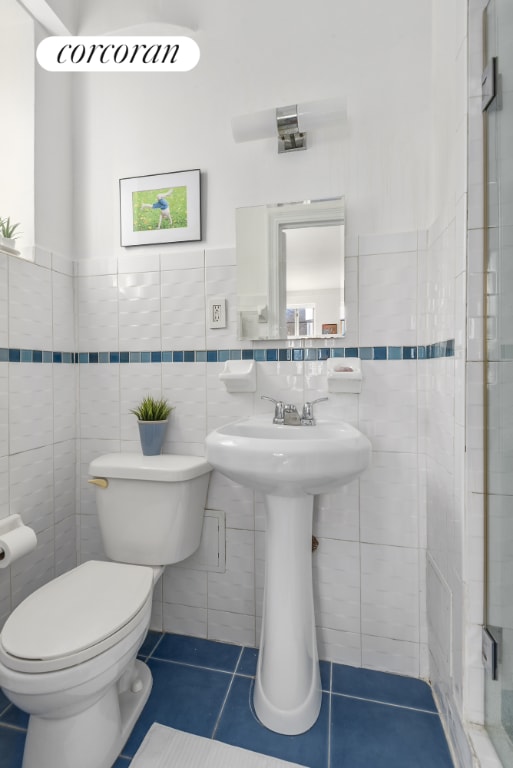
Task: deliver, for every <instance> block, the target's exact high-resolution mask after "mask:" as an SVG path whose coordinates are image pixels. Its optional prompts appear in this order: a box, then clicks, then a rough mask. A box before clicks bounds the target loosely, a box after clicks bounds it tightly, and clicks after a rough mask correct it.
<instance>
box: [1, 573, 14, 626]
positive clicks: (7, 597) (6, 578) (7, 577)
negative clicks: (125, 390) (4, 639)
mask: <svg viewBox="0 0 513 768" xmlns="http://www.w3.org/2000/svg"><path fill="white" fill-rule="evenodd" d="M11 610H12V607H11V573H10V569H5V570H4V571H2V578H1V579H0V631H1V630H2V628H3V626H4V624H5V622H6V621H7V618H8V616H9V614H10V613H11Z"/></svg>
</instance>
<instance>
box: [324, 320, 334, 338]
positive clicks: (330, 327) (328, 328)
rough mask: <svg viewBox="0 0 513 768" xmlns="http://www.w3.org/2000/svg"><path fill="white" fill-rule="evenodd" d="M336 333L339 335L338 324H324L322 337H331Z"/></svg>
mask: <svg viewBox="0 0 513 768" xmlns="http://www.w3.org/2000/svg"><path fill="white" fill-rule="evenodd" d="M334 333H338V323H323V324H322V335H323V336H331V335H333V334H334Z"/></svg>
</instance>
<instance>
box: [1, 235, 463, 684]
mask: <svg viewBox="0 0 513 768" xmlns="http://www.w3.org/2000/svg"><path fill="white" fill-rule="evenodd" d="M418 241H419V236H418V235H417V233H404V234H402V235H398V236H395V235H390V236H380V237H379V238H374V237H370V238H360V242H359V249H360V256H359V257H358V256H357V255H356V254H355V255H351V256H350V257H349V262H350V264H348V285H353V287H354V295H355V296H356V295H357V293H359V297H358V298H359V301H356V299H355V300H353V302H352V310H351V311H353V312H354V323H352V324H350V327H349V334H348V337H347V339H346V342H345V344H346V345H348V344H349V343H353V344H355V345H362V346H364V345H369V346H374V345H381V344H382V345H385V346H387V345H410V344H411V345H416V344H417V294H416V285H417V281H418V279H419V277H418V274H419V275H420V274H421V273H420V272H419V273H418V269H417V267H418V262H419V259H420V256H419V251H418V250H417V244H418ZM420 242H421V243H423V244H424V243H425V238H424V239H423V238H422V237H421V238H420ZM424 253H426V252H424ZM39 269H42V268H41V267H39ZM424 273H425V270H424V272H423V273H422V274H424ZM401 275H402V276H403V278H404V279H403V281H402V282H401V280H400V276H401ZM405 276H406V277H405ZM384 280H388V281H389V285H388V283H387V285H388V288H387V291H386V293H387V296H386V297H385V298H383V296H382V293H383V291H382V290H381V291H378V293H376V291H375V285H376V283H380V287H381V289H382V286H383V282H382V281H384ZM351 281H352V282H351ZM74 283H75V286H76V310H77V329H78V341H77V344H78V349H79V350H83V351H94V352H110V351H118V350H121V351H159V350H161V349H162V350H173V349H178V350H188V349H191V350H195V349H206V348H213V349H237V348H240V342H239V341H238V340H237V338H236V331H235V326H234V317H233V308H234V306H235V302H234V297H235V267H234V251H233V249H218V250H215V251H207V252H206V254H204V253H203V251H197V252H196V251H193V252H190V253H177V254H171V253H168V254H165V255H161V256H160V257H156V256H155V255H154V254H153V255H152V258H151V259H150V260H149V261H145V260H142V259H141V257H136V256H127V257H126V258H124V259H123V261H121V260H120V261H119V264H118V263H115V262H114V261H105V262H97V263H94V262H91V263H89V264H87V265H81V267H80V269H79V271H78V275H77V277H76V278H75V281H74ZM72 284H73V281H71V280H70V277H69V275H67V274H65V273H64V272H63V273H60V272H59V273H52V275H51V280H50V285H51V286H52V291H53V293H52V296H53V305H52V306H53V313H54V323H57V324H58V325H59V328H58V329H55V330H54V332H53V340H54V344H55V343H56V341H57V340H59V342H60V347H61V348H62V349H63V350H64V349H70V347H69V344H68V342H70V341H71V338H72V336H71V335H70V336H66V332H65V330H64V329H63V328H62V327H61V326H62V325H63V314H62V312H61V308H63V307H68V309H67V310H64V309H63V312H64V311H69V306H70V304H69V301H70V297H69V294H68V291H69V289H70V286H72ZM397 291H399V293H400V295H399V299H398V297H397ZM388 294H390V295H391V296H393V297H395V298H392V299H390V300H389V298H388ZM209 295H221V296H226V298H227V307H228V327H227V328H226V329H222V330H221V331H215V330H211V329H207V328H206V325H205V297H206V296H209ZM401 297H402V298H401ZM66 302H68V303H66ZM349 304H351V301H349V302H348V305H349ZM348 317H350V314H349V315H348ZM69 327H70V328H71V325H70V326H69ZM444 327H446V328H448V327H449V324H448V323H446V324H445V326H444ZM69 333H70V334H71V331H69ZM351 339H352V341H351ZM433 340H435V339H434V338H430V341H433ZM437 340H438V339H437ZM29 346H32V345H29ZM266 346H267V345H266ZM50 348H51V345H50ZM438 363H440V365H439V368H440V369H441V366H442V365H443V361H426V362H425V363H424V362H423V361H410V360H404V361H402V360H390V361H372V360H365V361H364V363H363V373H364V382H363V390H362V394H361V395H336V394H332V393H328V390H327V379H326V363H325V362H317V361H316V362H305V363H301V362H297V363H296V362H276V363H271V362H269V363H258V364H257V369H258V390H257V392H256V393H254V394H252V393H241V394H237V395H232V394H229V393H227V392H226V390H225V388H224V387H223V386H222V385H221V383H220V382H219V378H218V375H219V372H220V371H221V370H222V367H223V364H222V363H168V362H163V363H160V362H159V363H136V362H132V363H119V364H116V363H112V364H106V363H98V364H92V363H91V364H88V365H87V364H83V365H80V366H65V365H61V366H58V365H48V366H47V368H48V371H49V373H47V374H46V379H43V382H44V383H45V386H44V387H43V391H44V392H46V391H47V392H48V393H49V394H48V398H49V400H48V401H44V402H45V403H46V406H47V410H48V411H49V412H50V413H51V416H50V417H49V418H48V419H47V420H46V421H44V420H43V422H42V423H43V424H45V427H44V430H43V429H42V428H41V427H39V428H38V429H37V434H38V435H39V436H40V437H38V438H37V439H36V438H35V437H30V432H29V430H28V429H26V428H25V427H24V421H23V419H22V418H18V414H19V416H21V414H22V411H23V409H24V408H26V407H31V408H35V410H36V415H37V413H38V410H37V408H38V406H37V405H34V404H32V402H31V401H32V400H33V399H34V398H33V389H32V388H31V387H32V383H31V382H30V380H28V381H25V378H24V373H23V372H24V370H26V371H29V372H32V371H33V370H34V369H36V370H39V369H40V370H41V371H43V370H45V366H44V365H39V366H35V365H24V364H10V365H9V366H8V364H6V363H5V364H3V365H4V366H8V368H9V376H8V378H7V381H9V382H10V387H11V390H10V395H11V397H10V403H11V412H12V413H13V414H15V415H16V418H14V420H13V425H12V427H13V428H14V437H12V438H11V439H14V440H15V441H18V443H19V444H20V445H21V447H22V448H23V449H24V450H23V451H22V453H21V454H19V456H20V457H23V458H14V459H13V457H11V466H10V469H9V471H10V473H11V475H12V477H13V485H12V489H13V490H12V492H13V493H14V496H13V498H16V499H19V504H23V505H24V506H25V507H26V508H27V510H28V512H27V514H29V516H31V517H32V518H33V519H34V523H35V525H36V526H37V527H38V529H39V530H41V532H42V533H43V534H44V535H47V536H48V542H47V547H50V542H51V547H52V567H51V568H49V569H48V571H45V570H44V569H43V570H42V571H41V569H39V570H37V568H36V571H35V573H36V580H39V581H41V580H42V579H44V578H46V577H47V576H48V575H49V574H50V573H52V574H53V573H60V572H62V571H63V570H65V569H66V568H67V567H71V566H72V565H73V564H74V558H75V550H74V545H75V530H76V547H77V549H76V553H77V556H78V559H79V561H83V560H85V559H88V558H92V557H94V558H103V557H105V555H104V552H103V547H102V544H101V537H100V533H99V527H98V523H97V518H96V514H95V502H94V490H93V489H91V487H90V486H88V485H87V482H86V480H87V469H88V464H89V461H90V460H91V459H92V458H93V457H95V456H97V455H99V454H100V453H105V452H109V451H113V450H114V451H116V450H120V449H121V450H139V441H138V433H137V424H136V420H135V417H133V416H132V415H131V414H130V413H129V411H130V408H131V407H133V406H134V405H135V403H136V402H137V400H139V398H140V397H141V396H142V395H144V394H147V393H148V392H151V393H153V394H157V395H160V394H162V395H163V396H165V397H166V398H168V399H169V401H170V402H171V403H172V405H173V406H174V411H173V413H172V416H171V419H170V424H169V431H168V434H167V439H166V444H165V450H166V451H170V452H184V453H192V454H199V455H201V454H202V453H203V451H204V438H205V436H206V434H207V433H208V432H209V431H210V430H211V429H213V428H215V427H216V426H219V425H220V424H222V423H226V422H227V421H230V420H232V419H234V418H237V417H238V416H242V415H245V414H247V413H255V412H256V413H268V414H269V418H271V417H272V412H273V407H272V404H270V403H268V402H265V401H262V400H261V395H262V394H266V395H269V396H271V397H275V398H277V399H278V398H281V399H285V400H287V401H292V402H295V403H296V404H297V405H298V406H300V405H301V404H302V403H303V402H304V401H305V400H307V399H310V400H311V399H315V398H317V397H323V396H328V397H329V400H328V402H326V403H319V404H318V406H317V415H318V416H319V417H335V418H340V419H344V420H346V421H349V422H350V423H352V424H355V425H357V426H359V428H360V429H361V430H362V431H363V432H364V433H366V434H367V435H368V436H369V437H370V439H371V442H372V444H373V448H374V455H373V462H372V465H371V467H370V468H369V469H368V470H367V471H366V472H365V473H364V475H363V476H362V477H361V478H360V479H358V480H355V481H353V482H352V483H351V484H350V485H348V486H346V487H344V488H341V489H340V490H339V491H337V492H335V493H332V494H326V495H323V496H320V497H318V498H317V499H316V501H315V515H314V532H315V535H317V536H318V538H319V540H320V545H319V548H318V550H317V551H316V552H315V554H314V556H313V558H314V559H313V562H314V567H313V578H314V590H315V596H316V622H317V625H318V641H319V650H320V655H321V657H322V658H328V659H333V660H335V661H338V662H341V663H349V664H354V665H357V666H359V665H361V664H364V665H366V666H369V667H372V668H376V669H384V670H388V671H394V672H400V673H401V674H413V675H417V676H418V675H420V674H425V671H426V670H425V662H423V658H425V656H426V652H425V648H426V639H427V638H426V629H425V618H424V617H425V612H424V609H423V601H424V599H425V579H424V576H423V570H422V568H423V563H424V548H425V543H426V526H425V517H423V503H424V501H425V499H426V498H427V496H428V494H426V493H425V494H424V495H422V493H421V484H420V478H422V471H421V470H422V467H423V466H424V464H422V463H421V462H420V459H419V438H420V433H419V413H420V412H419V409H418V402H420V400H418V377H419V370H420V366H421V365H424V364H425V365H426V366H431V365H437V364H438ZM437 370H438V369H437ZM11 371H12V372H13V373H12V375H11ZM1 372H2V364H0V382H1V381H2V378H1ZM437 375H438V374H437ZM43 376H44V374H43ZM443 376H444V378H443V386H444V387H446V385H447V383H449V384H450V381H451V369H450V368H449V369H447V368H446V369H444V374H443ZM419 381H420V379H419ZM433 381H434V380H433V379H431V378H430V374H429V375H426V376H424V378H423V379H422V382H423V384H422V385H423V391H424V397H423V400H422V403H423V404H424V406H425V408H427V407H428V405H429V402H432V403H434V405H435V406H436V408H440V407H441V406H444V408H445V400H444V399H443V397H442V396H441V395H440V393H438V394H437V392H438V390H437V388H436V386H435V387H434V390H433V391H434V395H433V397H434V398H437V397H438V399H434V400H432V401H429V398H428V397H427V395H426V392H427V391H429V392H430V393H431V390H432V389H433V386H432V385H433ZM38 386H39V387H40V386H41V384H40V383H39V384H38ZM0 387H1V384H0ZM76 388H77V389H78V397H75V396H74V393H75V390H76ZM0 391H1V389H0ZM430 396H431V395H430ZM450 397H452V398H453V399H454V392H453V391H452V390H451V391H450ZM39 402H41V401H40V400H39ZM57 402H58V403H59V407H57ZM0 403H1V400H0ZM54 404H55V405H54ZM43 411H44V409H43ZM423 412H424V413H426V412H427V411H426V410H424V411H423ZM0 413H1V406H0ZM446 415H447V410H446V409H445V410H444V409H442V412H441V416H440V418H441V419H443V418H445V416H446ZM40 419H43V415H41V416H40ZM11 431H12V428H11ZM75 436H76V437H78V442H77V451H76V454H75V450H74V448H75V442H74V441H75ZM39 439H41V440H43V443H42V444H41V445H38V444H37V441H38V440H39ZM34 441H35V444H34ZM446 442H448V438H447V441H446ZM0 448H1V443H0ZM447 450H448V448H447ZM25 458H27V459H28V458H30V459H31V460H33V459H34V458H38V462H37V461H36V462H34V466H35V467H36V468H37V467H39V466H43V465H44V462H46V463H47V469H46V470H45V471H46V473H47V474H48V477H49V478H50V481H49V483H48V487H44V488H43V491H42V492H43V494H44V495H45V497H47V498H48V499H52V501H51V503H50V504H48V505H45V504H43V505H41V506H40V507H38V508H37V509H36V506H35V503H34V498H35V497H34V493H35V491H34V489H33V487H32V483H29V485H28V487H25V486H24V484H23V482H22V480H21V475H22V471H23V467H25ZM75 461H76V466H77V467H78V470H79V471H78V486H77V487H75V485H74V466H75ZM29 474H30V473H29ZM44 476H45V472H43V471H40V470H39V469H38V470H37V471H36V472H35V474H34V473H33V474H32V482H33V483H34V484H35V487H36V488H37V487H38V483H39V485H41V484H42V482H43V480H42V479H43V477H44ZM435 487H436V485H435ZM429 493H431V491H429ZM76 494H78V503H77V506H76V510H77V512H78V525H77V527H76V529H75V528H74V521H73V514H69V511H70V509H73V499H74V498H75V495H76ZM207 505H208V507H209V508H211V509H220V510H222V511H223V512H224V513H225V515H226V571H225V572H224V573H214V572H210V573H209V572H205V571H199V570H198V571H196V570H194V569H193V568H185V569H184V568H173V567H170V568H168V569H167V570H166V572H165V574H164V577H163V579H162V581H161V583H159V585H158V586H157V588H156V591H155V598H154V608H153V616H152V625H153V626H154V627H155V628H159V629H162V628H163V629H165V630H167V631H175V632H184V633H186V634H193V635H196V636H199V637H209V638H212V639H219V640H225V641H229V642H243V643H245V644H248V645H255V644H258V642H259V631H260V624H261V612H262V595H263V583H264V568H265V510H264V506H263V499H262V497H261V496H260V495H258V494H256V495H255V494H254V493H253V492H252V491H251V490H249V489H247V488H244V487H241V486H239V485H237V484H235V483H233V482H231V481H229V480H228V479H227V478H225V477H223V476H222V475H220V474H219V473H213V475H212V477H211V482H210V488H209V494H208V501H207ZM423 521H424V524H423ZM47 532H48V533H47ZM19 578H20V577H19V575H17V579H18V581H19ZM18 581H17V582H16V584H17V585H18ZM16 589H17V591H16V599H18V596H19V594H21V591H23V589H25V586H24V585H22V586H19V587H18V586H17V587H16ZM13 595H14V592H13Z"/></svg>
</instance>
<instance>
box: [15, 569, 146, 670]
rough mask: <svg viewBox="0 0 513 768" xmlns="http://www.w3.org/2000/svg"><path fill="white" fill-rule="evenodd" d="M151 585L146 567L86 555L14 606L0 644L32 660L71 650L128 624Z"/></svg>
mask: <svg viewBox="0 0 513 768" xmlns="http://www.w3.org/2000/svg"><path fill="white" fill-rule="evenodd" d="M152 588H153V570H152V569H151V568H149V567H146V566H143V565H125V564H123V563H111V562H101V561H95V560H90V561H89V562H87V563H84V564H83V565H80V566H78V568H74V569H73V570H71V571H68V573H65V574H63V575H62V576H59V577H58V578H57V579H54V580H53V581H51V582H49V583H48V584H45V585H44V586H43V587H40V589H38V590H36V591H35V592H33V593H32V594H31V595H30V596H29V597H27V598H26V599H25V600H24V601H23V602H22V603H21V604H20V605H19V606H18V607H17V608H16V609H15V610H14V611H13V613H12V614H11V615H10V616H9V618H8V619H7V621H6V623H5V625H4V627H3V629H2V633H1V644H2V646H3V650H4V651H6V652H7V653H8V654H9V655H10V656H13V657H17V658H19V659H26V660H33V661H41V660H42V661H44V660H51V659H62V658H63V657H69V656H75V655H76V654H77V653H79V652H80V651H83V650H84V649H90V648H91V646H95V645H97V644H98V643H101V642H102V641H103V640H105V638H108V637H109V636H110V635H113V634H115V633H117V632H118V631H119V630H120V629H121V628H122V627H124V626H125V625H126V624H128V623H129V622H130V620H131V619H132V618H133V617H134V616H135V615H136V614H137V613H138V612H139V611H140V610H141V608H142V607H143V606H144V604H145V603H146V601H147V600H148V597H149V596H150V595H151V592H152ZM88 655H89V654H88Z"/></svg>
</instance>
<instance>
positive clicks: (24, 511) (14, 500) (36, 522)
mask: <svg viewBox="0 0 513 768" xmlns="http://www.w3.org/2000/svg"><path fill="white" fill-rule="evenodd" d="M9 490H10V508H11V509H10V511H11V514H17V515H21V518H22V520H23V522H24V523H25V524H26V525H30V526H31V527H32V528H33V529H34V530H35V531H36V533H40V532H42V531H44V530H45V529H47V528H52V529H53V523H54V517H53V447H52V446H51V445H49V446H45V447H44V448H36V449H34V450H31V451H25V452H23V453H17V454H15V455H13V456H11V457H10V461H9Z"/></svg>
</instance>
